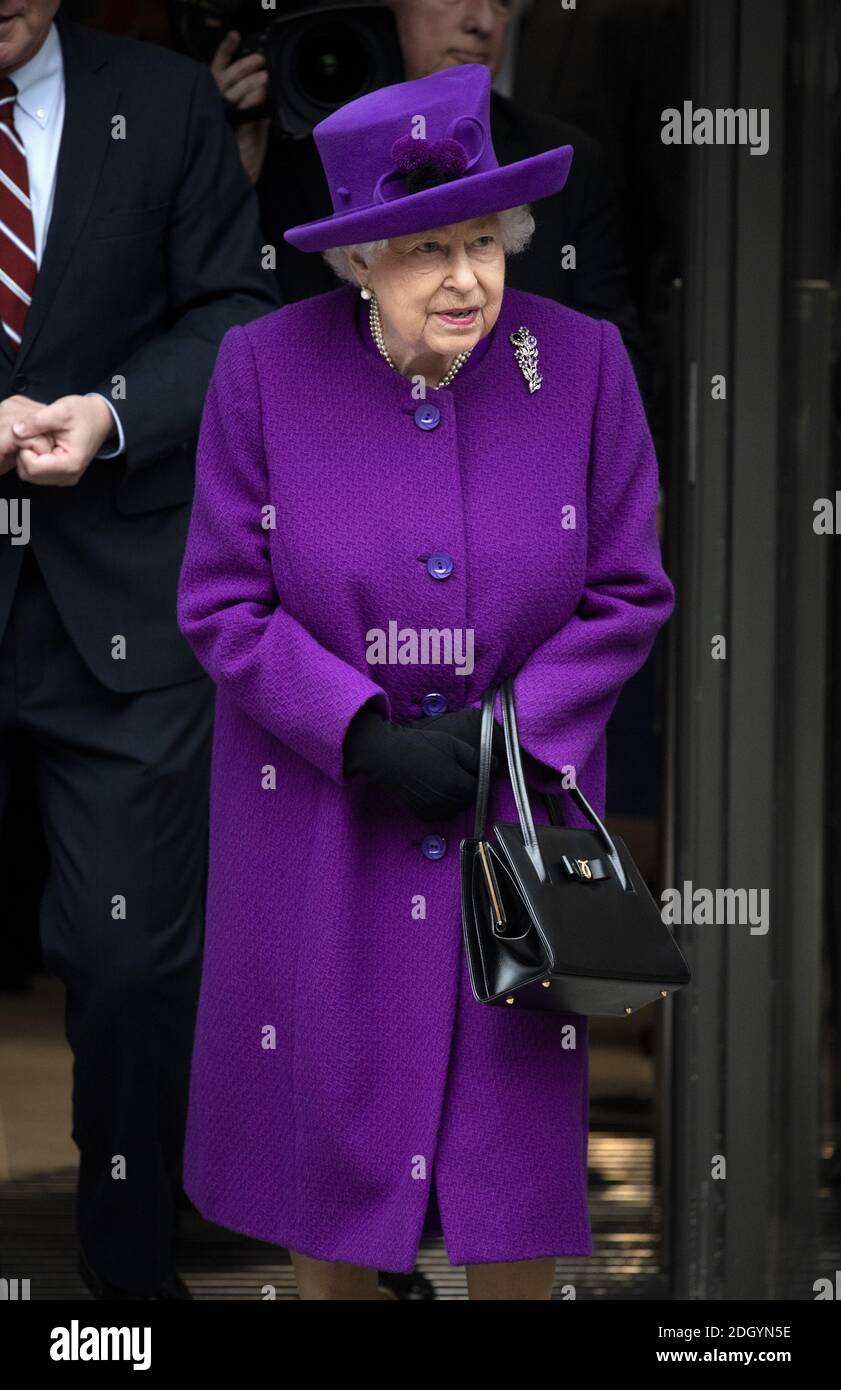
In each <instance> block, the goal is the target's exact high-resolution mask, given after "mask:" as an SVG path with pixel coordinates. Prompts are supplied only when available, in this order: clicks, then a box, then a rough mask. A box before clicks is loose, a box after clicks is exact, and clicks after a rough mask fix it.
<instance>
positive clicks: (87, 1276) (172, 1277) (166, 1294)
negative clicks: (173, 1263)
mask: <svg viewBox="0 0 841 1390" xmlns="http://www.w3.org/2000/svg"><path fill="white" fill-rule="evenodd" d="M78 1254H79V1274H80V1275H81V1278H82V1280H83V1282H84V1284H85V1286H86V1287H87V1288H88V1289H89V1290H90V1292H91V1293H92V1294H93V1296H94V1298H104V1299H115V1298H127V1299H133V1300H135V1299H138V1298H143V1299H145V1298H192V1297H193V1295H192V1294H191V1293H190V1290H189V1289H188V1288H187V1285H186V1284H185V1283H184V1280H183V1279H182V1278H181V1276H180V1275H179V1274H176V1272H175V1270H173V1271H172V1273H171V1274H168V1275H167V1277H166V1279H164V1281H163V1283H161V1284H159V1285H158V1287H157V1288H156V1289H155V1291H154V1293H130V1292H129V1290H128V1289H121V1288H120V1287H119V1286H118V1285H117V1284H110V1283H109V1282H108V1280H107V1279H103V1278H101V1277H100V1275H98V1274H97V1272H96V1270H95V1269H93V1268H92V1267H91V1266H90V1265H89V1264H88V1261H87V1260H86V1258H85V1252H84V1251H83V1250H82V1248H81V1246H80V1247H79V1251H78Z"/></svg>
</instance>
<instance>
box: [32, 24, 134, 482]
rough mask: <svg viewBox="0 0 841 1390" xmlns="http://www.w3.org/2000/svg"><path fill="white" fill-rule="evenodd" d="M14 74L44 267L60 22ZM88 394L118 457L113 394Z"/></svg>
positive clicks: (59, 126) (59, 86) (59, 114)
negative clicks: (111, 433) (101, 412)
mask: <svg viewBox="0 0 841 1390" xmlns="http://www.w3.org/2000/svg"><path fill="white" fill-rule="evenodd" d="M8 76H9V77H10V78H11V80H12V81H13V82H14V84H15V86H16V87H17V89H18V90H17V97H16V98H15V109H14V121H15V129H16V130H17V133H18V135H19V136H20V139H21V140H22V142H23V146H24V149H25V150H26V164H27V169H28V172H29V197H30V200H31V203H32V224H33V229H34V232H35V261H36V264H37V266H38V269H39V270H40V268H41V261H42V260H43V257H44V246H45V244H46V240H47V232H48V230H49V225H50V218H51V216H52V211H53V198H54V196H55V180H56V171H57V169H58V150H59V145H60V144H61V132H62V130H63V128H64V59H63V56H62V52H61V40H60V38H59V36H58V30H57V29H56V27H55V24H51V25H50V28H49V31H48V33H47V37H46V38H45V40H44V42H43V43H42V44H41V47H40V48H39V49H38V52H37V53H36V54H35V56H34V57H33V58H30V60H29V62H28V63H23V64H22V66H21V67H19V68H16V69H15V70H14V72H10V73H9V74H8ZM36 285H37V281H36ZM86 394H87V395H89V396H99V399H100V400H102V401H104V402H105V404H106V405H107V406H108V409H109V410H110V411H111V414H112V416H113V418H114V426H115V429H116V432H117V439H118V444H117V447H116V448H114V449H105V448H104V447H103V448H102V449H100V450H99V452H98V453H97V454H96V455H95V457H96V458H116V457H117V455H118V454H121V453H122V452H123V450H124V448H125V436H124V434H123V426H122V422H121V420H120V417H119V415H118V414H117V412H116V410H115V409H114V406H113V404H112V402H111V401H109V399H108V397H107V396H103V395H102V394H101V393H100V392H99V391H88V392H86Z"/></svg>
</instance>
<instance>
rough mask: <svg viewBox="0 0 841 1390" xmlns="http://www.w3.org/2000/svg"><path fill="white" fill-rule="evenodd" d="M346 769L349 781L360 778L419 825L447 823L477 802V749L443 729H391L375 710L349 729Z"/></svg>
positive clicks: (355, 720) (370, 709)
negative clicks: (416, 818)
mask: <svg viewBox="0 0 841 1390" xmlns="http://www.w3.org/2000/svg"><path fill="white" fill-rule="evenodd" d="M434 722H435V721H434V720H429V723H430V724H432V723H434ZM343 765H344V775H345V776H346V777H355V776H357V775H361V776H362V777H364V778H365V779H366V780H367V781H368V782H370V783H371V785H372V786H376V787H381V788H382V790H383V791H384V792H385V793H386V794H387V795H388V796H390V797H392V798H393V800H395V801H397V802H398V803H399V804H400V805H401V806H402V807H403V808H404V810H406V811H409V812H411V814H412V815H415V816H417V817H418V819H419V820H424V821H435V820H446V819H448V818H449V817H451V816H455V815H458V813H459V811H463V810H465V809H466V807H468V806H471V805H472V804H473V802H474V801H475V800H476V788H477V785H478V777H477V773H478V770H479V755H478V752H477V751H476V749H475V748H473V747H471V745H470V744H469V743H467V742H465V741H464V740H463V739H460V738H456V737H454V736H453V734H451V733H449V732H447V731H446V730H444V729H429V730H427V729H416V728H415V729H413V728H410V727H409V726H408V725H406V724H392V723H391V722H390V721H389V720H388V719H384V718H383V716H382V715H381V714H379V713H378V712H377V710H375V709H374V708H373V706H370V705H365V706H363V708H362V709H361V710H359V711H358V713H357V714H355V715H354V717H353V719H352V720H351V722H350V724H349V725H348V728H347V731H346V733H345V738H344V744H343Z"/></svg>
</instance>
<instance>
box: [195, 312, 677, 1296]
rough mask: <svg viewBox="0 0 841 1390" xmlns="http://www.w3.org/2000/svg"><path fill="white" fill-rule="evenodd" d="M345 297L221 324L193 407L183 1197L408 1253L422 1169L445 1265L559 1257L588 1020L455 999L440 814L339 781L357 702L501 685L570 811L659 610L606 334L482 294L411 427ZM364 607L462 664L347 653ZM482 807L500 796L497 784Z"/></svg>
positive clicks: (374, 1250)
mask: <svg viewBox="0 0 841 1390" xmlns="http://www.w3.org/2000/svg"><path fill="white" fill-rule="evenodd" d="M358 308H359V298H358V295H357V294H356V293H355V291H354V290H353V289H351V288H350V287H349V286H345V287H342V288H341V289H338V290H335V291H332V292H331V293H329V294H324V295H320V296H319V297H317V298H315V299H308V300H304V301H301V302H299V303H295V304H291V305H287V306H285V307H284V308H282V309H280V310H278V311H276V312H274V313H270V314H267V315H266V316H265V317H264V318H260V319H257V320H255V321H253V322H251V323H248V324H245V325H244V326H241V327H240V326H238V327H235V328H231V329H229V330H228V332H227V333H226V334H225V337H224V338H223V340H222V343H221V346H220V348H219V355H218V358H217V362H216V368H215V371H214V374H213V378H212V380H211V383H210V388H209V392H208V396H207V400H206V403H205V408H204V415H203V419H202V425H201V436H200V443H199V453H198V464H197V485H196V498H195V504H194V508H193V514H192V521H191V526H190V533H189V538H188V543H187V550H186V555H185V560H184V567H183V571H182V576H181V591H180V598H179V622H180V625H181V628H182V631H183V632H184V634H185V635H186V637H187V638H188V640H189V642H190V643H191V645H192V647H193V649H194V651H195V653H196V655H197V656H198V658H199V660H200V661H201V663H202V664H203V665H204V666H205V667H206V669H207V670H208V671H209V672H210V674H211V676H212V677H213V679H214V680H215V681H216V683H217V686H218V696H217V705H216V727H215V742H214V755H213V778H212V813H211V828H210V836H211V839H210V854H211V858H210V875H209V885H208V915H207V934H206V944H205V954H204V970H203V976H202V985H201V998H200V1004H199V1014H198V1022H197V1030H196V1039H195V1051H194V1056H193V1069H192V1078H191V1087H190V1105H189V1120H188V1131H187V1144H186V1154H185V1166H184V1185H185V1188H186V1191H187V1193H188V1194H189V1196H190V1197H191V1198H192V1200H193V1201H194V1202H195V1204H196V1206H197V1207H198V1208H199V1210H200V1211H201V1212H202V1214H203V1215H204V1216H206V1217H207V1218H208V1219H209V1220H211V1221H214V1222H217V1223H218V1224H220V1225H222V1226H226V1227H229V1228H231V1229H233V1230H235V1231H242V1232H246V1233H248V1234H249V1235H252V1236H257V1237H259V1238H261V1239H263V1240H267V1241H272V1242H275V1243H277V1244H279V1245H282V1246H286V1247H288V1248H290V1249H292V1250H296V1251H300V1252H302V1253H305V1254H308V1255H312V1256H315V1257H317V1258H321V1259H328V1260H344V1261H349V1262H351V1263H354V1264H359V1265H367V1266H371V1267H375V1268H379V1269H388V1270H397V1271H408V1270H411V1269H412V1268H413V1267H414V1264H415V1258H416V1253H417V1248H418V1242H419V1239H420V1237H421V1234H422V1232H423V1230H424V1229H425V1227H426V1226H427V1223H429V1228H431V1221H430V1220H429V1217H428V1210H431V1211H432V1212H434V1210H435V1207H434V1204H433V1206H432V1207H431V1208H428V1203H429V1199H430V1196H431V1194H432V1191H433V1186H434V1189H435V1195H436V1197H437V1205H438V1209H439V1211H440V1217H441V1223H442V1227H443V1233H444V1237H445V1240H446V1245H447V1250H448V1253H449V1258H450V1260H451V1262H452V1263H453V1264H465V1263H483V1262H486V1261H498V1260H522V1259H529V1258H536V1257H538V1256H551V1255H587V1254H589V1253H590V1252H591V1227H590V1219H589V1212H588V1203H587V1137H588V1100H589V1097H588V1079H587V1066H588V1046H587V1045H588V1032H587V1019H586V1018H585V1017H582V1016H578V1015H574V1014H551V1013H543V1012H528V1011H527V1010H525V1009H518V1008H517V1007H516V1006H512V1007H511V1008H499V1007H489V1006H487V1005H482V1004H479V1003H477V1002H476V1000H475V999H474V998H473V995H472V993H471V989H470V984H469V979H468V974H467V968H466V963H465V955H464V949H463V943H462V927H461V917H460V909H459V864H458V859H459V855H458V848H459V841H460V839H461V838H462V837H463V836H464V835H466V834H470V833H471V827H472V812H471V813H464V814H463V815H461V816H459V817H458V818H457V819H455V820H451V821H448V822H446V823H444V824H442V825H441V826H440V827H438V826H434V825H429V824H426V823H422V822H420V821H417V820H416V819H415V818H414V817H412V816H411V815H409V814H408V813H406V812H403V811H402V810H400V809H399V808H397V807H395V806H393V805H391V804H390V803H388V802H387V801H386V800H385V799H384V798H383V797H382V796H380V795H378V794H377V793H376V792H375V791H373V790H371V789H370V788H369V787H368V786H367V785H366V784H365V783H363V782H361V781H359V780H357V781H354V782H346V781H344V780H343V776H342V740H343V737H344V734H345V730H346V729H347V726H348V724H349V722H350V720H351V719H352V717H353V715H354V714H355V713H356V711H357V710H358V709H360V708H361V706H362V705H364V704H365V703H366V702H367V701H369V700H372V699H373V701H374V703H375V705H376V707H377V708H378V709H379V710H381V711H382V713H383V714H385V715H389V716H390V717H391V718H392V719H394V720H397V721H403V720H408V719H416V718H420V717H421V716H422V715H423V713H424V707H423V704H422V701H423V698H424V696H426V695H428V694H431V693H436V694H443V695H444V696H445V697H446V699H447V701H448V703H449V707H450V708H453V709H455V708H461V707H463V706H464V705H465V704H467V705H473V706H478V705H479V703H480V701H481V695H482V691H483V690H484V688H485V687H486V685H488V683H489V682H491V681H492V680H496V679H498V678H501V677H503V676H505V675H508V674H514V675H515V676H516V679H515V692H516V699H517V710H518V714H519V721H520V732H521V739H522V743H523V746H524V747H525V748H526V749H527V750H528V751H529V752H530V753H532V754H533V755H534V756H535V757H536V758H538V759H540V760H541V761H542V762H543V763H545V764H546V765H548V767H550V768H552V769H556V770H558V776H554V777H547V780H546V783H545V785H543V784H540V783H535V784H534V785H535V789H536V790H551V789H556V788H557V787H559V786H560V785H561V783H560V780H559V773H560V769H562V768H565V767H567V766H568V765H572V766H573V767H574V768H575V770H576V776H577V778H578V781H579V783H580V785H581V787H582V788H583V790H584V791H585V793H586V795H587V796H588V797H589V798H590V800H591V801H592V802H593V804H594V806H595V807H596V809H598V810H599V811H600V812H601V811H602V810H603V808H604V774H605V767H604V755H605V739H604V733H605V725H606V723H607V720H608V717H609V715H610V713H611V710H612V709H613V706H614V704H615V702H616V698H617V696H618V694H619V690H620V688H621V686H622V684H623V683H624V682H625V681H626V680H627V679H628V677H629V676H631V675H632V674H633V673H634V672H635V671H636V670H637V669H638V668H639V667H640V666H641V665H642V663H643V662H644V661H645V658H646V656H647V654H648V652H649V650H650V648H651V644H652V642H653V639H654V636H655V634H656V632H657V629H658V628H659V627H660V626H661V624H662V623H664V622H665V621H666V619H667V617H668V616H669V613H670V612H671V610H672V607H673V602H674V595H673V590H672V586H671V583H670V581H669V579H668V577H667V576H666V574H665V572H664V570H663V568H662V565H661V558H660V548H659V543H658V539H657V533H656V525H655V513H656V504H657V492H658V477H657V463H656V459H655V455H654V451H653V448H652V444H651V440H650V436H649V432H648V428H647V425H646V420H645V416H644V413H643V408H642V405H641V402H640V398H639V393H638V390H637V385H636V381H635V378H634V374H633V371H632V368H631V365H630V362H629V359H628V356H627V354H626V352H625V348H624V346H623V344H622V340H621V338H620V335H619V332H618V331H617V329H616V328H615V327H614V326H613V324H611V323H608V322H599V321H596V320H592V319H589V318H586V317H584V316H583V315H581V314H578V313H575V312H573V311H572V310H570V309H567V308H563V307H561V306H560V305H558V304H556V303H554V302H552V301H550V300H547V299H543V298H541V297H539V296H536V295H531V294H526V293H524V292H520V291H516V290H512V289H507V290H506V291H505V294H504V298H503V304H502V310H501V313H500V317H499V319H498V321H497V324H496V326H495V328H494V330H493V331H492V333H491V334H490V335H489V336H488V337H487V338H486V339H484V340H483V341H482V343H480V344H479V346H478V347H477V349H476V350H475V351H474V354H473V356H472V357H471V358H470V359H469V361H468V364H467V366H466V367H465V368H464V369H463V370H462V372H461V373H459V374H458V375H457V376H456V378H455V379H454V381H453V383H452V385H451V386H450V387H449V388H444V389H442V390H440V391H430V393H429V398H428V401H427V405H434V406H435V407H436V408H437V410H438V411H440V419H439V421H438V424H437V426H436V427H434V428H423V427H421V424H420V418H421V417H418V416H416V411H417V408H418V405H419V402H418V401H417V400H416V399H413V397H412V395H411V389H412V388H411V383H410V382H408V381H407V380H406V379H404V378H403V377H402V376H401V375H400V374H399V373H398V372H396V371H395V370H393V369H392V368H391V367H390V366H389V365H388V364H387V363H386V362H385V361H384V360H383V359H382V358H381V357H380V356H379V355H378V354H377V353H376V350H375V348H374V347H373V344H372V342H371V339H370V334H369V333H368V331H367V323H365V322H364V320H363V319H362V318H361V316H360V314H359V312H358ZM521 325H525V326H527V327H528V329H529V330H530V331H531V332H532V333H534V334H535V335H536V337H537V342H538V348H539V353H540V357H539V363H538V367H539V371H540V373H541V374H542V377H543V385H542V389H540V390H539V391H536V392H535V393H534V394H530V392H529V390H528V388H527V386H526V382H525V380H524V377H523V374H522V372H521V370H520V367H519V366H518V365H517V362H516V360H515V357H514V350H513V348H512V346H511V344H510V342H509V335H510V334H511V333H512V332H513V331H515V330H517V329H518V328H519V327H520V326H521ZM426 423H427V424H428V423H429V421H428V420H427V421H426ZM570 507H574V508H575V513H574V521H575V525H574V526H572V525H571V524H570V522H571V521H572V519H573V514H572V513H571V512H570V511H569V510H564V509H569V508H570ZM271 508H274V512H272V511H271V510H266V509H271ZM272 522H273V523H274V524H273V525H272ZM442 555H443V556H444V557H448V558H445V560H444V562H443V563H440V562H433V561H431V560H430V557H432V556H438V557H440V556H442ZM428 562H429V563H428ZM389 623H396V624H397V628H398V629H406V628H410V629H414V630H415V631H416V633H418V634H420V633H421V632H422V630H423V629H427V630H430V629H436V630H439V631H440V630H443V629H452V630H456V629H461V630H462V633H463V634H464V633H466V630H467V629H473V632H474V641H475V666H474V669H473V670H472V672H470V673H469V674H468V673H466V672H461V673H460V672H459V670H458V669H457V667H456V665H455V664H451V665H450V666H447V665H443V664H442V665H435V666H434V667H433V669H430V667H429V664H428V662H429V657H430V655H432V652H431V651H426V652H424V649H423V647H422V646H421V647H420V648H419V651H418V657H419V659H418V660H417V661H416V662H415V664H403V663H400V662H394V661H392V662H391V663H389V664H379V665H377V664H372V662H371V661H369V659H368V655H369V648H368V643H369V641H370V634H371V630H373V629H379V630H382V631H383V632H385V633H387V632H388V629H389ZM387 654H388V653H387ZM391 655H392V656H393V655H394V652H393V651H392V653H391ZM424 655H425V656H426V658H427V664H426V665H424V664H422V658H423V656H424ZM461 664H462V665H463V666H464V665H467V664H469V663H464V662H462V663H461ZM534 811H535V818H536V819H537V820H539V821H545V820H546V815H545V811H544V809H543V805H542V801H541V800H540V799H539V798H538V797H535V798H534ZM489 816H490V821H491V823H492V821H493V820H494V819H506V820H513V819H515V818H516V811H515V807H514V800H513V796H512V794H511V791H510V787H509V786H508V784H507V782H503V781H502V778H501V777H500V778H499V779H498V783H497V785H496V787H495V789H494V790H493V792H492V796H491V803H490V807H489ZM569 816H570V820H571V822H572V823H573V824H582V823H583V822H582V821H581V819H580V817H579V816H578V814H577V812H576V809H575V807H574V806H571V807H570V810H569ZM439 831H440V835H441V836H443V838H444V841H445V852H444V854H443V855H442V856H441V857H437V858H436V857H429V855H430V854H434V853H435V835H436V832H439ZM430 836H432V839H430V838H429V837H430ZM439 847H440V846H439Z"/></svg>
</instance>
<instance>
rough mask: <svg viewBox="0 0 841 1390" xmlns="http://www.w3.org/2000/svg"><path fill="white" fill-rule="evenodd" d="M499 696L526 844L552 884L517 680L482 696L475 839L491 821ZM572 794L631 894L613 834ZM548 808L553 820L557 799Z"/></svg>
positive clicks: (579, 792) (542, 876)
mask: <svg viewBox="0 0 841 1390" xmlns="http://www.w3.org/2000/svg"><path fill="white" fill-rule="evenodd" d="M497 694H500V695H501V698H502V727H503V731H504V734H505V754H506V760H507V763H508V776H509V779H510V781H511V787H512V790H513V792H514V800H515V802H516V804H517V815H518V817H519V820H520V829H521V831H522V834H523V844H524V845H525V848H526V852H527V854H528V856H529V858H530V859H531V861H532V863H533V865H534V867H535V871H536V873H537V876H538V880H539V882H541V883H546V882H548V881H549V878H548V874H547V873H546V866H545V864H544V862H543V856H542V854H541V851H540V843H539V841H538V838H537V831H536V830H535V825H534V817H533V815H532V810H531V802H530V801H529V793H528V788H527V786H526V779H525V774H524V772H523V760H522V756H521V753H520V739H519V731H518V727H517V710H516V705H515V703H514V680H513V678H512V677H511V676H509V677H508V678H507V679H506V680H504V681H503V682H502V684H501V685H500V686H499V687H496V686H489V687H488V689H487V690H486V691H485V693H484V695H483V696H482V722H481V726H480V731H479V785H478V789H477V793H476V815H475V820H474V828H473V838H474V839H475V840H481V839H483V838H484V834H485V821H486V819H487V812H488V795H489V792H490V781H491V754H492V749H493V723H494V711H495V708H496V698H497ZM568 791H569V793H570V795H571V797H572V799H573V801H574V802H575V803H576V805H577V806H578V808H579V810H580V811H582V812H583V814H584V815H585V816H586V817H587V818H588V819H589V821H590V823H591V824H592V825H593V826H594V828H595V829H596V830H597V831H598V833H599V836H600V838H601V840H602V843H603V844H604V847H605V850H606V852H607V856H608V858H609V859H610V862H611V864H612V866H613V870H614V873H615V874H616V877H617V879H618V880H619V883H620V884H621V886H622V888H623V889H625V890H626V891H627V890H628V886H629V885H628V880H627V877H626V874H625V870H624V868H623V866H622V861H621V859H620V858H619V854H618V852H617V849H616V846H615V844H614V843H613V838H612V836H611V834H610V831H609V830H608V829H607V826H606V825H605V824H604V823H603V821H602V820H601V818H600V817H599V816H598V815H597V813H596V812H595V811H594V810H593V807H592V806H591V805H590V803H589V801H588V800H587V798H586V796H585V795H584V793H583V792H582V790H581V788H580V787H579V786H572V787H569V788H568ZM546 804H547V807H548V809H549V814H550V816H551V815H552V809H553V806H554V805H555V802H554V797H553V800H552V802H549V800H548V798H547V803H546Z"/></svg>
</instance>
